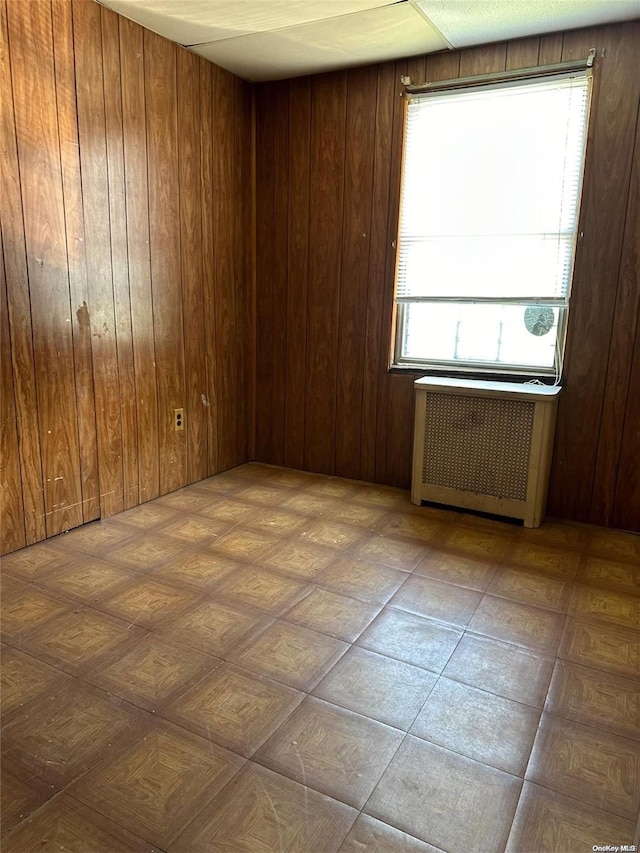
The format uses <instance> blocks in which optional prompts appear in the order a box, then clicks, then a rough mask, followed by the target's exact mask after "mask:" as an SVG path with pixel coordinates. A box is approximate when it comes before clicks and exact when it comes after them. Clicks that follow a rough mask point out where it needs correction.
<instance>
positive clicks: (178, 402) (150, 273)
mask: <svg viewBox="0 0 640 853" xmlns="http://www.w3.org/2000/svg"><path fill="white" fill-rule="evenodd" d="M8 14H9V13H8V12H7V8H6V4H5V3H4V2H3V0H0V30H1V33H0V34H1V36H2V48H1V50H0V71H1V72H2V79H1V89H2V107H3V109H2V111H1V123H0V129H1V136H0V145H1V149H0V150H1V154H2V169H1V170H0V191H1V192H2V199H3V202H5V204H3V205H2V210H1V211H0V226H1V229H2V231H1V237H2V241H3V248H4V269H5V270H6V276H7V281H6V290H7V303H8V317H5V316H4V313H3V317H2V320H3V323H4V324H5V326H6V327H7V328H8V332H6V329H3V334H2V346H3V347H4V348H5V350H6V352H4V354H3V363H2V370H3V371H4V372H3V375H2V380H3V383H4V386H5V388H4V390H3V410H2V415H3V417H4V421H3V442H4V443H3V445H2V450H3V452H4V454H5V456H7V455H10V456H11V459H10V460H9V464H8V465H5V463H4V460H3V472H4V475H5V479H6V481H7V484H6V489H5V491H4V492H3V500H4V505H3V506H4V513H5V515H6V519H5V523H4V525H3V527H2V530H1V533H2V537H1V540H2V541H1V542H0V550H2V551H7V550H13V549H15V548H17V547H19V546H21V545H23V544H25V542H26V543H31V542H34V541H38V540H39V539H43V538H45V537H46V536H47V535H54V534H55V533H58V532H59V531H60V530H62V529H67V528H69V527H72V526H74V525H75V524H80V523H82V521H88V520H90V519H92V518H94V517H96V516H97V515H99V514H100V515H103V516H107V515H111V514H113V513H114V512H117V511H120V510H121V509H124V508H126V507H128V506H133V505H135V504H137V503H139V502H142V501H145V500H148V499H150V498H154V497H156V496H157V495H158V494H160V492H161V491H162V492H165V491H169V490H171V489H175V488H178V487H179V486H182V485H184V484H185V483H186V482H187V481H193V480H195V479H199V478H201V477H204V476H206V475H207V474H209V473H210V472H211V473H214V472H215V471H217V470H219V468H220V467H221V465H222V466H224V467H228V466H229V465H235V464H238V462H242V461H246V459H247V456H248V452H249V448H248V435H249V431H250V430H249V424H248V423H247V420H248V417H249V412H250V411H251V409H252V402H251V400H250V399H249V398H248V396H249V394H250V393H251V392H250V388H247V383H249V385H250V381H251V377H252V369H253V368H252V365H253V363H254V360H253V356H252V353H253V347H254V320H253V318H254V296H253V293H254V285H253V271H254V259H253V246H254V226H253V223H254V214H253V191H252V182H253V180H254V177H255V175H254V167H253V163H252V151H253V147H252V146H253V142H252V138H253V137H252V134H253V127H254V122H253V117H252V88H251V87H250V86H249V84H246V83H244V82H242V81H240V80H239V79H238V78H234V77H233V76H232V75H230V74H228V73H227V72H224V71H222V70H215V71H214V68H213V66H211V65H210V64H209V63H208V62H206V61H205V60H204V59H202V60H201V59H199V58H197V57H195V56H194V55H193V54H191V53H189V52H188V51H184V50H183V49H182V48H177V47H176V46H175V45H174V44H172V43H171V42H169V41H167V40H165V39H162V38H160V37H159V36H155V35H152V34H150V33H149V32H146V33H145V30H144V29H143V28H141V27H139V26H138V25H137V24H134V23H132V22H131V21H127V20H126V19H124V18H120V17H119V16H117V15H116V14H114V13H113V12H111V11H109V10H107V9H104V8H101V7H100V6H99V5H98V4H96V3H94V2H90V0H41V2H33V3H18V2H16V3H11V4H10V15H11V37H9V32H8V26H7V15H8ZM145 66H146V67H145ZM12 72H13V77H14V80H13V82H12ZM214 73H215V75H216V79H217V89H216V93H215V104H214V95H213V91H212V78H213V75H214ZM14 84H15V92H16V111H17V117H18V123H17V136H16V126H15V123H14ZM214 119H215V121H217V124H216V125H215V126H214ZM214 174H215V178H216V183H215V186H214ZM216 193H217V196H216ZM214 206H215V208H216V217H217V219H215V221H214ZM214 230H217V232H218V233H217V234H215V235H214ZM214 243H215V247H216V252H217V254H216V255H215V259H214ZM217 303H220V305H221V314H220V322H219V324H218V326H219V328H217V329H216V305H217ZM2 307H3V312H4V307H5V306H4V305H3V306H2ZM227 319H228V322H227ZM5 332H6V333H5ZM9 344H10V346H9ZM185 353H186V369H187V371H188V375H187V376H185ZM223 380H224V382H225V383H226V384H225V395H226V396H225V408H224V412H223V417H224V424H223V425H220V433H221V434H222V435H224V440H225V446H224V448H223V451H222V453H220V454H219V453H218V441H217V438H218V431H219V424H218V420H219V418H220V411H219V409H218V407H217V405H216V404H217V400H216V385H217V384H218V383H220V382H221V381H223ZM5 399H6V404H5ZM158 400H160V406H159V404H158ZM12 401H13V405H12V406H11V405H10V403H11V402H12ZM175 408H184V409H185V410H186V425H185V426H186V429H185V430H184V431H183V432H175V431H174V429H173V410H174V409H175ZM159 418H160V422H159ZM187 439H188V446H187ZM16 442H17V446H16ZM12 466H13V467H12ZM16 466H17V467H16ZM43 469H44V475H43ZM16 471H18V473H19V478H18V480H17V481H16V477H15V474H16ZM16 486H17V490H16ZM20 504H22V506H20ZM9 522H10V523H9ZM20 530H21V531H22V533H20V532H19V531H20Z"/></svg>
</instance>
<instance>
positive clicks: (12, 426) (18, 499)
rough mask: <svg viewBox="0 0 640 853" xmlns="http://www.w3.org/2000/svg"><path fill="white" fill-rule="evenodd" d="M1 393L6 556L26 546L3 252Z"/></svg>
mask: <svg viewBox="0 0 640 853" xmlns="http://www.w3.org/2000/svg"><path fill="white" fill-rule="evenodd" d="M0 391H1V394H0V483H2V488H1V489H0V519H2V541H1V542H0V554H4V553H6V552H7V551H15V549H16V548H22V547H23V546H24V545H25V544H26V539H25V531H24V506H23V503H22V483H21V482H20V462H19V456H18V430H17V418H16V406H15V396H14V387H13V375H12V370H11V341H10V339H9V307H8V304H7V287H6V282H5V272H4V252H2V253H1V256H0Z"/></svg>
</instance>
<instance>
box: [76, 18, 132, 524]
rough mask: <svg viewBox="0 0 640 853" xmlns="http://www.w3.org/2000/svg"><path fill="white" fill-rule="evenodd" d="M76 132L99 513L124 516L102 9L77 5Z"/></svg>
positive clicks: (104, 515)
mask: <svg viewBox="0 0 640 853" xmlns="http://www.w3.org/2000/svg"><path fill="white" fill-rule="evenodd" d="M73 13H74V15H73V29H74V38H75V47H76V70H77V79H76V87H77V97H78V130H79V136H80V164H81V167H82V192H83V209H84V223H85V248H86V257H87V278H88V282H89V317H90V323H91V341H92V350H93V372H94V382H95V394H96V420H97V432H98V466H99V477H100V513H101V515H102V516H103V517H106V516H110V515H113V514H114V513H116V512H121V511H122V509H123V508H124V502H123V472H122V427H121V420H120V418H121V416H120V383H119V376H118V353H117V342H116V334H117V330H116V319H115V308H114V299H113V271H112V263H111V229H110V210H109V182H108V162H107V145H106V133H105V120H106V118H105V104H104V79H103V67H102V28H101V16H100V7H99V6H97V5H95V4H93V3H83V4H75V5H74V7H73Z"/></svg>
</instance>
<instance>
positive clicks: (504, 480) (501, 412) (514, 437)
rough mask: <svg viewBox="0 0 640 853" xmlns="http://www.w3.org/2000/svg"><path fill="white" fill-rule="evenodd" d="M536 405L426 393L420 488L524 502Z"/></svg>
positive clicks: (487, 398) (523, 402) (519, 401)
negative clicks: (430, 487) (441, 487)
mask: <svg viewBox="0 0 640 853" xmlns="http://www.w3.org/2000/svg"><path fill="white" fill-rule="evenodd" d="M534 409H535V403H533V402H531V403H530V402H527V401H522V400H508V399H507V400H503V399H496V398H493V397H465V396H461V395H459V394H441V393H437V394H432V393H427V410H426V423H425V434H424V457H423V465H422V482H423V484H425V485H427V484H428V485H433V486H445V487H448V488H451V489H459V490H461V491H465V492H476V493H479V494H483V495H493V496H495V497H497V498H510V499H512V500H520V501H524V500H526V498H527V485H528V470H529V453H530V450H531V434H532V428H533V415H534Z"/></svg>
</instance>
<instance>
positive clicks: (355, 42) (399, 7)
mask: <svg viewBox="0 0 640 853" xmlns="http://www.w3.org/2000/svg"><path fill="white" fill-rule="evenodd" d="M446 47H447V43H446V42H445V41H444V39H443V38H442V36H441V35H440V34H439V33H438V32H437V31H436V30H435V29H434V28H433V27H431V26H430V25H429V24H428V22H427V21H426V20H425V19H424V18H423V17H422V16H421V15H420V14H419V13H418V12H416V11H415V9H414V8H413V7H412V6H411V5H410V4H409V3H400V4H394V5H392V6H385V7H379V8H377V9H370V10H368V11H364V12H355V13H353V14H351V15H345V16H343V17H340V18H331V19H329V20H324V21H315V22H314V23H311V24H304V25H302V26H298V27H287V28H286V29H282V30H278V31H273V32H263V33H255V34H253V35H248V36H242V37H240V38H236V39H228V40H226V41H217V42H213V43H212V44H206V45H199V46H198V47H195V48H193V49H194V50H195V51H196V52H197V53H199V54H200V55H201V56H204V57H206V59H209V60H211V62H215V63H216V64H217V65H221V66H222V67H223V68H227V69H228V70H229V71H233V72H234V73H235V74H238V75H239V76H240V77H244V78H246V79H247V80H252V81H260V80H279V79H283V78H286V77H296V76H298V75H301V74H311V73H317V72H320V71H331V70H334V69H337V68H347V67H350V66H355V65H365V64H367V63H370V62H382V61H384V60H386V59H395V58H397V57H402V56H416V55H418V54H422V53H431V52H433V51H437V50H444V49H445V48H446Z"/></svg>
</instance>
